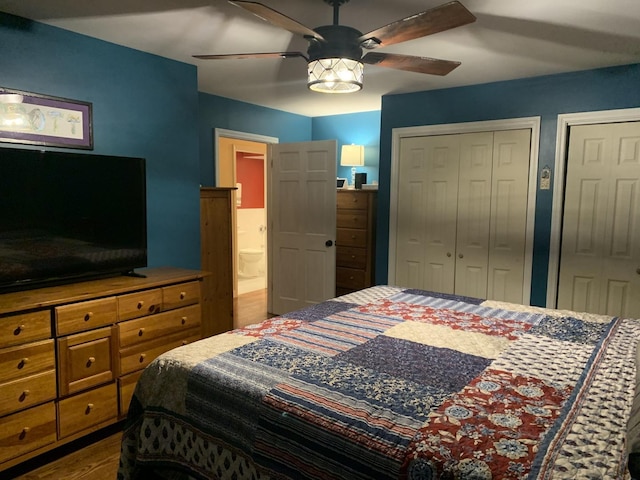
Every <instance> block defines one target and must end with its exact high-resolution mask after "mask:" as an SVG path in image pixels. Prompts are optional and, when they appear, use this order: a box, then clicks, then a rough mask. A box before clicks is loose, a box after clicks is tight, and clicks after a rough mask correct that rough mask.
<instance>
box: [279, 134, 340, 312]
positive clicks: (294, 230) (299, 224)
mask: <svg viewBox="0 0 640 480" xmlns="http://www.w3.org/2000/svg"><path fill="white" fill-rule="evenodd" d="M336 159H337V144H336V141H335V140H324V141H318V142H304V143H289V144H286V143H280V144H275V145H270V146H269V159H268V162H269V193H268V198H269V201H270V206H269V209H268V214H269V225H270V228H269V234H270V236H269V241H268V244H269V249H270V252H271V256H270V263H269V264H270V269H269V277H270V281H269V286H270V288H269V312H271V313H274V314H283V313H287V312H290V311H292V310H296V309H299V308H303V307H306V306H309V305H312V304H316V303H320V302H322V301H324V300H327V299H329V298H333V297H335V284H336V272H335V269H336V265H335V263H336V261H335V260H336V252H335V246H334V245H335V236H336Z"/></svg>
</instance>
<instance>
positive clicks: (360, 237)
mask: <svg viewBox="0 0 640 480" xmlns="http://www.w3.org/2000/svg"><path fill="white" fill-rule="evenodd" d="M377 193H378V192H377V191H376V190H338V200H337V203H338V210H337V218H336V225H337V228H338V231H337V233H336V295H344V294H346V293H350V292H353V291H355V290H360V289H362V288H366V287H370V286H372V285H373V284H374V264H375V261H374V259H375V227H376V203H377V202H376V200H377Z"/></svg>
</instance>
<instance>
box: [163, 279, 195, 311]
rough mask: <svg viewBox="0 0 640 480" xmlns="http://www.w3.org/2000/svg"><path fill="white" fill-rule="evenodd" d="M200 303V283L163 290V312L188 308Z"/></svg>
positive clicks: (184, 284) (190, 283)
mask: <svg viewBox="0 0 640 480" xmlns="http://www.w3.org/2000/svg"><path fill="white" fill-rule="evenodd" d="M199 302H200V282H198V281H196V282H188V283H183V284H180V285H172V286H170V287H164V288H163V289H162V310H171V309H173V308H180V307H186V306H187V305H193V304H194V303H199Z"/></svg>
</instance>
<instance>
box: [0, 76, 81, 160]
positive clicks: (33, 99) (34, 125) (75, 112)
mask: <svg viewBox="0 0 640 480" xmlns="http://www.w3.org/2000/svg"><path fill="white" fill-rule="evenodd" d="M92 123H93V120H92V105H91V103H88V102H80V101H77V100H69V99H66V98H58V97H50V96H48V95H41V94H39V93H30V92H22V91H20V90H10V89H7V88H3V87H0V142H12V143H29V144H33V145H45V146H55V147H68V148H84V149H87V150H91V149H93V127H92Z"/></svg>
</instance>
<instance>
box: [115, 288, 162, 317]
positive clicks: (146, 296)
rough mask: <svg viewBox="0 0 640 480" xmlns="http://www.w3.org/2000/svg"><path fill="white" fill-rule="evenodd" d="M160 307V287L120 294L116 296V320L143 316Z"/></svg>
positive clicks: (156, 310) (154, 311)
mask: <svg viewBox="0 0 640 480" xmlns="http://www.w3.org/2000/svg"><path fill="white" fill-rule="evenodd" d="M161 308H162V289H160V288H156V289H153V290H144V291H142V292H135V293H130V294H128V295H120V296H119V297H118V320H120V321H122V320H129V319H131V318H138V317H143V316H145V315H153V314H154V313H158V312H159V311H160V310H161Z"/></svg>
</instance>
